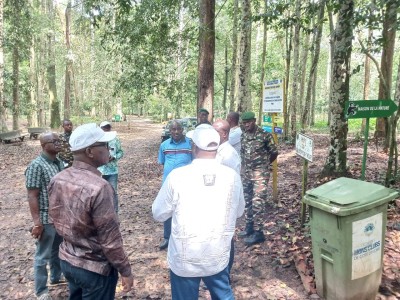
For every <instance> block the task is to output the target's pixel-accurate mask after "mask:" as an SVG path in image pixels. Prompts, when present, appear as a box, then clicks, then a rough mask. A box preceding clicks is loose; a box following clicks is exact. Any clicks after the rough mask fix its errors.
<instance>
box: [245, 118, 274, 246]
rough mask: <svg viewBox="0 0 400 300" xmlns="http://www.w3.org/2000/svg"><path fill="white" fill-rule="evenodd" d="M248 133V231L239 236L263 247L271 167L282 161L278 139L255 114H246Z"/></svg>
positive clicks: (246, 132)
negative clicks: (262, 127)
mask: <svg viewBox="0 0 400 300" xmlns="http://www.w3.org/2000/svg"><path fill="white" fill-rule="evenodd" d="M242 123H243V126H244V133H243V134H242V139H241V144H242V148H241V159H242V170H241V172H242V182H243V190H244V198H245V200H246V214H245V216H246V228H245V230H244V231H243V232H240V233H239V236H240V237H246V238H245V239H244V242H245V244H246V245H248V246H251V245H254V244H257V243H262V242H263V241H264V240H265V236H264V221H265V220H264V215H265V206H266V201H267V187H268V181H269V177H270V168H271V163H272V162H273V161H274V160H275V159H276V158H277V157H278V150H277V148H276V145H275V141H274V138H273V137H272V135H271V134H270V133H268V132H265V131H264V130H262V129H261V128H260V127H259V126H257V125H256V118H255V114H254V112H245V113H243V114H242Z"/></svg>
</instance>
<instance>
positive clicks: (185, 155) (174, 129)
mask: <svg viewBox="0 0 400 300" xmlns="http://www.w3.org/2000/svg"><path fill="white" fill-rule="evenodd" d="M170 133H171V137H170V138H169V139H168V140H166V141H164V142H163V143H162V144H161V145H160V150H159V151H158V163H160V164H162V165H164V173H163V179H162V182H163V183H164V181H165V179H166V178H167V176H168V174H169V173H170V172H171V171H172V170H173V169H176V168H179V167H183V166H186V165H188V164H190V163H191V162H192V145H191V143H190V140H189V139H188V138H186V137H185V136H184V135H183V127H182V124H181V123H179V122H178V121H177V120H174V121H172V123H171V126H170ZM171 220H172V219H171V218H169V219H168V220H167V221H165V222H164V239H163V241H162V242H161V244H160V247H159V248H160V250H162V249H165V248H167V247H168V240H169V236H170V235H171Z"/></svg>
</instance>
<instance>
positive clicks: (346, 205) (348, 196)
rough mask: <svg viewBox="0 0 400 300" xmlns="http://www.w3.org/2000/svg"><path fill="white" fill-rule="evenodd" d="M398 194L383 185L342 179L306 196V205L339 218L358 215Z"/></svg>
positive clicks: (333, 181) (324, 185) (308, 192)
mask: <svg viewBox="0 0 400 300" xmlns="http://www.w3.org/2000/svg"><path fill="white" fill-rule="evenodd" d="M397 195H398V192H397V191H395V190H392V189H389V188H386V187H384V186H382V185H379V184H375V183H370V182H365V181H361V180H356V179H352V178H346V177H341V178H338V179H335V180H332V181H330V182H327V183H325V184H323V185H321V186H319V187H317V188H315V189H311V190H309V191H307V192H306V194H305V195H304V198H303V201H304V203H306V204H308V205H310V206H313V207H316V208H319V209H322V210H324V211H327V212H330V213H332V214H335V215H338V216H348V215H352V214H356V213H359V212H362V211H365V210H368V209H371V208H373V207H376V206H379V205H381V204H384V203H387V202H389V201H391V200H393V199H394V198H396V197H397Z"/></svg>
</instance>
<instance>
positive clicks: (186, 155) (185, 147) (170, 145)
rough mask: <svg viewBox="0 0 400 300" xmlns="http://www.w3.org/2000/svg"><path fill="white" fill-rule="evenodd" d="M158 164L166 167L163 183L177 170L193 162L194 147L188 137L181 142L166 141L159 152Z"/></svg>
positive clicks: (170, 139)
mask: <svg viewBox="0 0 400 300" xmlns="http://www.w3.org/2000/svg"><path fill="white" fill-rule="evenodd" d="M158 162H159V163H160V164H162V165H164V173H163V179H162V182H163V183H164V180H165V179H166V178H167V176H168V174H169V173H170V172H171V171H172V170H173V169H176V168H179V167H183V166H186V165H188V164H190V163H191V162H192V145H191V143H190V140H189V139H188V138H187V137H185V136H184V137H183V138H182V140H180V141H179V142H175V141H174V140H173V139H172V138H169V139H168V140H166V141H164V142H163V143H162V144H161V145H160V150H159V151H158Z"/></svg>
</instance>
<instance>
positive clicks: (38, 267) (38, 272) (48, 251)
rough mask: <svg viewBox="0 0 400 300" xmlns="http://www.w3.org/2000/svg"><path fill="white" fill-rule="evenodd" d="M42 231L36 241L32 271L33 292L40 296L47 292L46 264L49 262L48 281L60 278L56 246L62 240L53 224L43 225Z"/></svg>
mask: <svg viewBox="0 0 400 300" xmlns="http://www.w3.org/2000/svg"><path fill="white" fill-rule="evenodd" d="M43 227H44V229H43V233H42V236H41V237H40V239H39V240H37V241H36V252H35V262H34V264H33V273H34V277H35V293H36V296H40V295H42V294H44V293H47V292H48V291H49V290H48V288H47V276H48V275H47V264H50V281H51V282H56V281H58V280H60V277H61V268H60V259H59V258H58V248H59V246H60V244H61V242H62V237H61V236H59V235H58V234H57V232H56V230H55V228H54V226H53V224H45V225H43Z"/></svg>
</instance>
